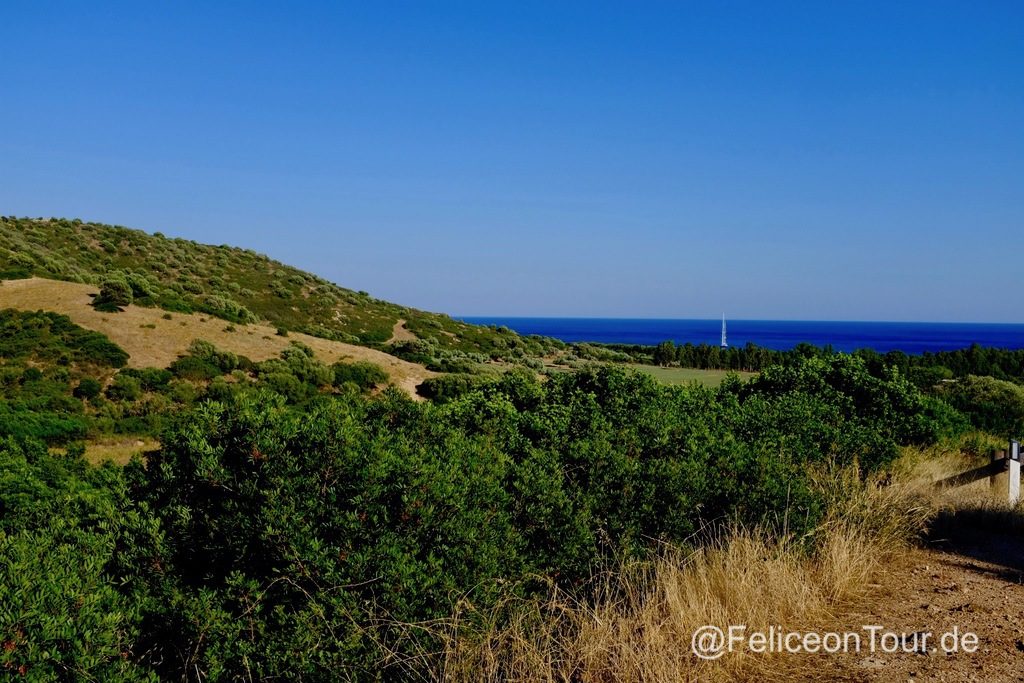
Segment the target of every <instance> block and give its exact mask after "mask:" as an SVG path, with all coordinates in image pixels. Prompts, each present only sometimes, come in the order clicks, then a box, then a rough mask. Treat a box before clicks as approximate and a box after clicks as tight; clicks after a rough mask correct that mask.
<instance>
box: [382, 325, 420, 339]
mask: <svg viewBox="0 0 1024 683" xmlns="http://www.w3.org/2000/svg"><path fill="white" fill-rule="evenodd" d="M416 339H419V337H417V336H416V335H415V334H413V333H412V332H410V331H409V330H408V329H406V327H405V321H404V320H399V321H398V322H397V323H395V326H394V327H393V328H391V339H388V342H387V343H388V344H394V343H395V342H400V341H415V340H416Z"/></svg>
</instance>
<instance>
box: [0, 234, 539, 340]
mask: <svg viewBox="0 0 1024 683" xmlns="http://www.w3.org/2000/svg"><path fill="white" fill-rule="evenodd" d="M113 274H116V275H124V276H129V277H131V279H132V282H133V288H135V289H137V290H139V291H137V292H136V296H135V299H136V303H137V304H140V305H141V306H144V307H156V308H162V309H164V310H169V311H177V312H182V313H192V312H199V313H207V314H209V315H214V316H216V317H219V318H223V319H226V320H230V321H234V322H240V321H248V320H255V321H261V322H266V323H268V324H271V325H274V326H275V327H284V328H286V329H288V330H294V331H300V332H305V333H307V334H310V335H313V336H316V337H321V338H324V339H333V340H336V341H342V342H347V343H350V344H359V345H371V346H378V347H383V346H384V345H385V344H386V343H388V342H389V341H390V340H392V338H393V337H394V334H395V329H396V326H400V327H402V329H404V330H406V331H407V333H408V335H409V336H410V337H414V338H417V339H419V340H423V341H424V342H425V343H426V344H428V345H429V346H430V347H432V348H436V349H438V350H441V351H448V352H462V353H473V354H484V355H486V356H489V357H491V358H510V359H511V358H521V357H523V356H539V355H542V354H543V352H544V350H545V349H547V348H549V347H550V346H551V345H552V344H553V343H554V342H553V341H552V340H544V339H540V338H533V337H531V338H524V337H520V336H519V335H517V334H515V333H514V332H511V331H509V330H507V329H498V328H490V327H481V326H478V325H469V324H466V323H463V322H459V321H457V320H453V319H452V318H450V317H448V316H446V315H441V314H437V313H427V312H424V311H419V310H416V309H412V308H407V307H404V306H399V305H397V304H393V303H389V302H386V301H381V300H379V299H375V298H373V297H371V296H370V295H369V294H367V293H366V292H355V291H352V290H349V289H345V288H343V287H339V286H338V285H335V284H333V283H331V282H328V281H327V280H325V279H323V278H321V277H319V276H316V275H312V274H310V273H306V272H303V271H301V270H298V269H296V268H292V267H290V266H286V265H284V264H283V263H280V262H278V261H274V260H272V259H270V258H268V257H267V256H264V255H262V254H258V253H256V252H254V251H252V250H248V249H239V248H236V247H228V246H211V245H205V244H199V243H197V242H193V241H190V240H184V239H172V238H168V237H165V236H164V235H162V234H160V233H155V234H152V235H150V234H147V233H145V232H142V231H140V230H132V229H128V228H124V227H119V226H110V225H102V224H97V223H83V222H82V221H79V220H77V219H76V220H66V219H56V218H55V219H41V218H40V219H31V218H14V217H0V279H4V280H8V279H20V278H26V277H31V276H36V277H43V278H51V279H56V280H64V281H69V282H79V283H86V284H92V285H97V284H99V283H100V282H101V281H102V280H103V279H104V278H105V277H109V276H110V275H113ZM400 321H404V323H403V324H400Z"/></svg>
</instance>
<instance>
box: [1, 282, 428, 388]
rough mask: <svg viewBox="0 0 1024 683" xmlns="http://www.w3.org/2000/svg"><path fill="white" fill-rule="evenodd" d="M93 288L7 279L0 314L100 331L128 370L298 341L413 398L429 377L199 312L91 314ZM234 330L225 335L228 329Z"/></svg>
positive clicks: (259, 354) (387, 359)
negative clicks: (48, 314) (44, 315)
mask: <svg viewBox="0 0 1024 683" xmlns="http://www.w3.org/2000/svg"><path fill="white" fill-rule="evenodd" d="M96 292H97V288H96V287H95V286H93V285H87V284H80V283H74V282H60V281H56V280H46V279H41V278H28V279H23V280H8V281H5V282H3V284H0V309H5V308H14V309H18V310H23V311H36V310H46V311H53V312H56V313H61V314H63V315H66V316H68V317H69V318H71V320H72V321H73V322H75V323H76V324H78V325H81V326H82V327H84V328H86V329H88V330H93V331H96V332H101V333H103V334H104V335H106V336H107V337H108V338H110V340H111V341H113V342H114V343H115V344H117V345H118V346H120V347H121V348H123V349H124V350H125V351H127V352H128V353H129V354H130V357H129V359H128V366H129V367H137V368H141V367H159V368H165V367H167V366H168V365H170V364H171V363H172V362H173V361H174V360H175V359H176V358H178V356H180V355H183V354H184V353H185V352H186V350H187V349H188V346H189V344H191V343H192V342H193V341H194V340H196V339H205V340H206V341H209V342H212V343H213V344H214V345H215V346H217V347H218V348H221V349H223V350H225V351H230V352H232V353H236V354H239V355H243V356H247V357H248V358H250V359H252V360H254V361H263V360H267V359H269V358H275V357H277V356H278V355H279V354H280V353H281V351H282V350H284V349H285V348H287V347H288V345H289V344H290V342H291V341H301V342H302V343H304V344H306V345H307V346H309V347H310V348H312V349H313V351H314V352H315V353H316V355H317V357H318V358H319V359H320V360H322V361H324V362H326V363H334V362H336V361H339V360H360V361H370V362H372V363H375V364H377V365H379V366H380V367H381V368H383V369H384V370H385V371H386V372H387V373H388V376H389V377H390V379H391V382H392V383H394V384H395V385H397V386H399V387H401V388H402V389H404V390H405V391H407V392H408V393H410V394H412V395H415V393H416V386H417V385H418V384H419V383H420V382H422V381H423V380H424V379H426V378H428V377H431V376H433V375H434V373H432V372H430V371H429V370H427V369H425V368H424V367H423V366H422V365H417V364H416V363H410V362H407V361H404V360H401V359H399V358H396V357H394V356H392V355H389V354H387V353H384V352H383V351H378V350H375V349H370V348H366V347H364V346H357V345H354V344H346V343H344V342H338V341H333V340H328V339H321V338H318V337H313V336H310V335H307V334H302V333H289V335H288V336H287V337H281V336H278V335H277V334H276V331H275V329H274V328H273V327H270V326H267V325H262V324H258V323H253V324H248V325H241V324H239V325H229V324H228V323H226V322H225V321H223V320H219V319H216V318H212V317H210V316H207V315H203V314H199V313H172V314H170V318H171V319H170V320H168V319H166V318H165V317H164V312H163V311H161V310H158V309H156V308H144V307H141V306H127V307H126V308H125V310H124V311H122V312H120V313H104V312H101V311H97V310H96V309H95V308H93V307H92V306H91V305H90V304H91V302H92V297H91V296H90V295H91V294H95V293H96ZM232 327H233V328H234V331H229V330H230V329H231V328H232Z"/></svg>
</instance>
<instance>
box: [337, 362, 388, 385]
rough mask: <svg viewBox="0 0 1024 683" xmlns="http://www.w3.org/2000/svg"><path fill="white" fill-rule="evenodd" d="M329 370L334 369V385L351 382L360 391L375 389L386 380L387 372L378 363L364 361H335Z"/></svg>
mask: <svg viewBox="0 0 1024 683" xmlns="http://www.w3.org/2000/svg"><path fill="white" fill-rule="evenodd" d="M331 370H333V371H334V379H333V383H334V386H336V387H341V386H344V385H345V384H350V383H351V384H354V385H355V386H356V387H358V388H359V390H360V391H367V390H370V389H376V388H377V387H378V386H380V385H383V384H386V383H387V381H388V374H387V373H386V372H384V370H383V369H381V367H380V366H379V365H374V364H373V363H369V362H366V361H358V362H355V363H335V364H334V365H332V366H331Z"/></svg>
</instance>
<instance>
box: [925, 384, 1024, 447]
mask: <svg viewBox="0 0 1024 683" xmlns="http://www.w3.org/2000/svg"><path fill="white" fill-rule="evenodd" d="M940 395H941V396H942V397H943V398H945V399H946V400H947V401H948V402H949V403H950V404H951V405H952V406H954V407H955V408H957V409H959V410H960V411H961V412H963V413H964V414H966V415H967V416H968V417H969V418H970V420H971V422H972V423H973V424H974V425H975V426H977V427H979V428H980V429H984V430H986V431H989V432H992V433H993V434H997V435H999V436H1003V437H1008V438H1014V439H1021V438H1024V387H1021V386H1020V385H1019V384H1014V383H1011V382H1007V381H1004V380H999V379H995V378H992V377H975V376H973V375H970V376H968V377H964V378H962V379H959V380H957V381H955V382H950V383H947V384H944V385H943V386H942V391H941V394H940Z"/></svg>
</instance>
